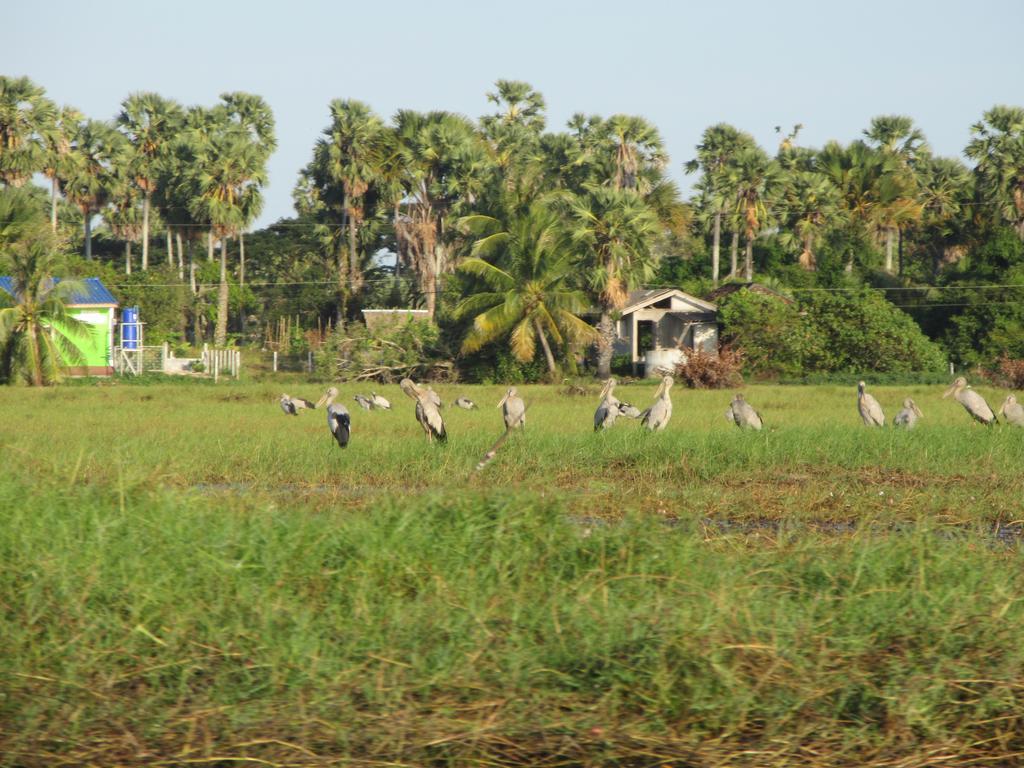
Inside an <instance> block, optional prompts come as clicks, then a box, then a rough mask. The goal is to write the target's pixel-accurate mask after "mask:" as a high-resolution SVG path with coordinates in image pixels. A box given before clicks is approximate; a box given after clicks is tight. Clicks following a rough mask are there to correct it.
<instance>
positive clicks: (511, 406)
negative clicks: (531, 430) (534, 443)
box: [498, 387, 526, 430]
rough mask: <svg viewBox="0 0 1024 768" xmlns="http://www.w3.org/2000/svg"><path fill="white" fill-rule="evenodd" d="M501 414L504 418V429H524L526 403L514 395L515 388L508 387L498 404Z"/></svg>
mask: <svg viewBox="0 0 1024 768" xmlns="http://www.w3.org/2000/svg"><path fill="white" fill-rule="evenodd" d="M498 407H499V408H501V414H502V416H504V417H505V429H507V430H508V429H515V428H516V427H522V428H523V429H526V403H524V402H523V398H521V397H519V395H517V394H516V388H515V387H509V388H508V391H507V392H506V393H505V396H504V397H503V398H501V402H500V403H498Z"/></svg>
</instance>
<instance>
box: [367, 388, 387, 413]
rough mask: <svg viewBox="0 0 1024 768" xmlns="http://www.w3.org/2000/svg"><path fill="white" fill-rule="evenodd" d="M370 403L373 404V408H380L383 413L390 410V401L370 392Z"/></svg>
mask: <svg viewBox="0 0 1024 768" xmlns="http://www.w3.org/2000/svg"><path fill="white" fill-rule="evenodd" d="M370 402H371V403H373V407H374V408H380V409H381V410H383V411H390V410H391V401H390V400H388V399H387V398H386V397H381V396H380V395H378V394H377V393H376V392H370Z"/></svg>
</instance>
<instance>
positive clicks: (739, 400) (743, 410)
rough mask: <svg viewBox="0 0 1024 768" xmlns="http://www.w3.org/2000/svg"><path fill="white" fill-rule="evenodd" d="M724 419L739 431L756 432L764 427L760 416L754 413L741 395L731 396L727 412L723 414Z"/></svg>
mask: <svg viewBox="0 0 1024 768" xmlns="http://www.w3.org/2000/svg"><path fill="white" fill-rule="evenodd" d="M725 418H727V419H728V420H729V421H731V422H733V423H734V424H735V425H736V426H737V427H739V428H740V429H755V430H756V429H760V428H761V427H763V426H764V422H763V421H762V420H761V414H759V413H758V412H757V411H755V410H754V409H753V407H751V405H750V403H748V402H747V401H746V399H744V397H743V395H741V394H739V393H736V394H735V395H733V398H732V403H730V404H729V410H727V411H726V412H725Z"/></svg>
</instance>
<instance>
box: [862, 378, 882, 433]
mask: <svg viewBox="0 0 1024 768" xmlns="http://www.w3.org/2000/svg"><path fill="white" fill-rule="evenodd" d="M866 386H867V384H865V383H864V382H863V381H858V382H857V411H858V412H859V413H860V418H861V420H862V421H863V422H864V424H865V426H868V427H884V426H885V414H884V413H882V406H880V405H879V404H878V401H877V400H875V398H873V397H872V396H871V395H869V394H868V393H867V392H865V391H864V389H865V387H866Z"/></svg>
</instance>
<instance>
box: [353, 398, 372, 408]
mask: <svg viewBox="0 0 1024 768" xmlns="http://www.w3.org/2000/svg"><path fill="white" fill-rule="evenodd" d="M352 399H353V400H355V401H356V402H357V403H359V407H360V408H362V409H363V410H364V411H368V410H370V409H371V408H373V402H372V401H371V400H370V398H368V397H367V396H366V395H356V396H355V397H353V398H352Z"/></svg>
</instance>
